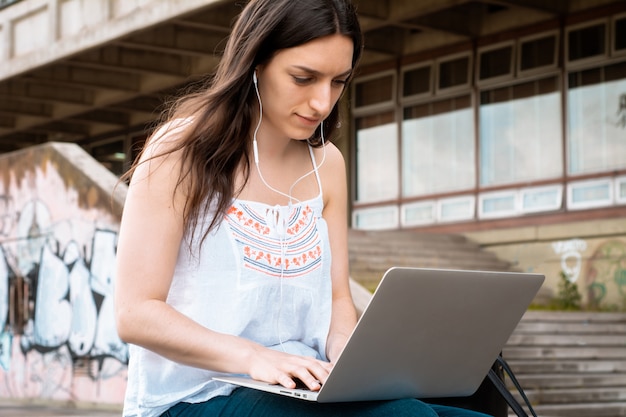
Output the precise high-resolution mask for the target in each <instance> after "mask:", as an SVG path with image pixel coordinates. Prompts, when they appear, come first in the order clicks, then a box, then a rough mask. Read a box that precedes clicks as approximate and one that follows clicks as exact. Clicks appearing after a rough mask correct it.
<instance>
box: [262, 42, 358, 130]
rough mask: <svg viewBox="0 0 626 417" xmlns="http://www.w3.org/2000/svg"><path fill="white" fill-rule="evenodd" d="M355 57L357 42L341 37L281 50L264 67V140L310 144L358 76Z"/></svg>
mask: <svg viewBox="0 0 626 417" xmlns="http://www.w3.org/2000/svg"><path fill="white" fill-rule="evenodd" d="M352 54H353V43H352V39H350V38H349V37H347V36H343V35H338V34H336V35H330V36H325V37H323V38H318V39H315V40H313V41H311V42H308V43H305V44H303V45H300V46H296V47H294V48H288V49H284V50H281V51H279V52H278V53H277V54H276V55H274V57H272V59H271V60H270V61H269V62H268V63H266V64H264V65H260V66H259V67H258V68H257V77H258V80H259V81H258V82H259V84H258V85H259V93H260V95H261V100H262V103H263V123H262V125H261V129H260V134H262V135H265V136H268V137H278V136H280V137H284V138H290V139H308V138H310V137H311V136H312V135H313V133H314V132H315V129H316V128H317V127H318V126H319V125H320V123H321V122H322V121H323V120H324V119H326V117H328V115H329V114H330V112H331V110H332V109H333V107H334V106H335V104H336V103H337V100H339V97H340V96H341V93H342V92H343V90H344V87H345V84H346V80H347V79H348V78H349V76H350V74H351V72H352Z"/></svg>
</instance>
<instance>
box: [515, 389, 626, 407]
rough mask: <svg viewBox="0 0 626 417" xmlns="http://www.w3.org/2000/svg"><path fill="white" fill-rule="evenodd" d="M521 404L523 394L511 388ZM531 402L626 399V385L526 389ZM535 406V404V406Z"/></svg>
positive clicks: (611, 400)
mask: <svg viewBox="0 0 626 417" xmlns="http://www.w3.org/2000/svg"><path fill="white" fill-rule="evenodd" d="M511 392H513V396H514V397H515V398H517V400H518V401H519V402H520V404H521V403H522V402H523V399H522V397H521V395H519V394H518V393H517V392H515V390H511ZM524 392H525V393H526V396H527V397H528V399H529V400H530V403H531V404H573V403H606V402H620V401H626V389H625V387H600V388H568V389H563V388H559V389H526V390H524ZM533 407H534V406H533Z"/></svg>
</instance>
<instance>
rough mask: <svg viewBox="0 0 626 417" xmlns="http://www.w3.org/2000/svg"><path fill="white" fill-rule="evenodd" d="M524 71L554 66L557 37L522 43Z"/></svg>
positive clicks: (522, 68) (521, 53)
mask: <svg viewBox="0 0 626 417" xmlns="http://www.w3.org/2000/svg"><path fill="white" fill-rule="evenodd" d="M520 57H521V62H520V69H521V70H522V71H526V70H530V69H534V68H540V67H545V66H549V65H554V63H555V62H556V36H554V35H550V36H547V37H545V38H539V39H533V40H530V41H526V42H524V43H522V47H521V52H520Z"/></svg>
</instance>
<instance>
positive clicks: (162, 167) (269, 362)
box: [115, 130, 329, 389]
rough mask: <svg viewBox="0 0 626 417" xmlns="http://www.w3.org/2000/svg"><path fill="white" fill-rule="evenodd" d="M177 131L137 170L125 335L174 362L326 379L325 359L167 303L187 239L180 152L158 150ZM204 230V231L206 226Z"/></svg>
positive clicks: (122, 236) (122, 260)
mask: <svg viewBox="0 0 626 417" xmlns="http://www.w3.org/2000/svg"><path fill="white" fill-rule="evenodd" d="M175 136H176V131H175V130H171V131H170V132H169V133H168V134H166V135H164V136H162V137H158V138H155V139H153V140H152V141H151V142H150V145H148V146H149V147H148V148H147V152H146V153H145V155H144V156H143V157H142V160H143V161H144V162H142V163H141V164H140V165H139V166H138V167H137V169H136V171H135V172H134V174H133V177H132V180H131V183H130V186H129V189H128V194H127V197H126V202H125V205H124V213H123V216H122V221H121V225H120V233H119V241H118V248H117V276H116V294H115V303H116V323H117V330H118V333H119V335H120V337H121V338H122V340H124V341H126V342H128V343H133V344H136V345H140V346H143V347H145V348H147V349H149V350H151V351H154V352H156V353H158V354H160V355H162V356H164V357H167V358H168V359H171V360H173V361H176V362H179V363H182V364H185V365H189V366H194V367H198V368H203V369H210V370H214V371H218V372H228V373H245V374H250V375H251V376H252V377H253V378H255V379H260V380H263V381H266V382H270V383H279V384H282V385H284V386H287V387H294V386H295V383H294V382H293V380H292V378H293V377H298V378H300V379H302V380H303V382H305V383H307V384H308V385H309V387H310V388H312V389H316V388H318V386H317V385H316V384H315V383H314V381H315V380H316V379H317V380H320V381H325V379H326V376H327V374H328V369H329V367H328V366H327V365H326V364H324V363H322V362H321V361H316V360H314V359H311V358H302V357H296V356H292V355H286V354H285V353H282V352H277V351H273V350H270V349H267V348H265V347H262V346H260V345H258V344H256V343H253V342H251V341H249V340H246V339H243V338H240V337H235V336H230V335H226V334H221V333H217V332H214V331H211V330H210V329H207V328H205V327H203V326H201V325H200V324H198V323H196V322H195V321H193V320H191V319H190V318H188V317H187V316H185V315H183V314H181V313H179V312H178V311H176V310H175V309H174V308H172V307H171V306H170V305H168V304H167V303H166V299H167V295H168V292H169V288H170V285H171V282H172V277H173V274H174V268H175V265H176V260H177V257H178V252H179V248H180V245H181V242H182V239H183V220H182V210H183V207H184V201H185V195H184V194H183V192H182V191H183V190H185V186H184V184H183V186H182V187H179V188H178V189H177V188H176V183H177V181H178V176H177V175H176V174H177V173H179V172H180V163H181V161H180V153H178V152H175V153H171V154H168V155H166V156H159V157H156V158H155V159H152V160H148V159H149V158H150V157H152V156H154V155H157V153H158V152H160V151H161V150H162V149H165V148H166V147H167V146H168V141H172V140H175V139H176V138H175ZM200 232H201V231H200Z"/></svg>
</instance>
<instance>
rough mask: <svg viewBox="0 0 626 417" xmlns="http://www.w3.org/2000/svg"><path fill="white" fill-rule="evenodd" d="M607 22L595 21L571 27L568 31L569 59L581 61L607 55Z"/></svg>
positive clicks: (570, 60)
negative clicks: (582, 25)
mask: <svg viewBox="0 0 626 417" xmlns="http://www.w3.org/2000/svg"><path fill="white" fill-rule="evenodd" d="M606 38H607V35H606V23H604V22H601V23H594V24H591V25H587V26H584V27H577V28H571V29H569V31H568V33H567V60H568V61H569V62H574V61H581V60H585V59H589V58H595V57H599V56H605V55H606V45H607V42H606Z"/></svg>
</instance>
